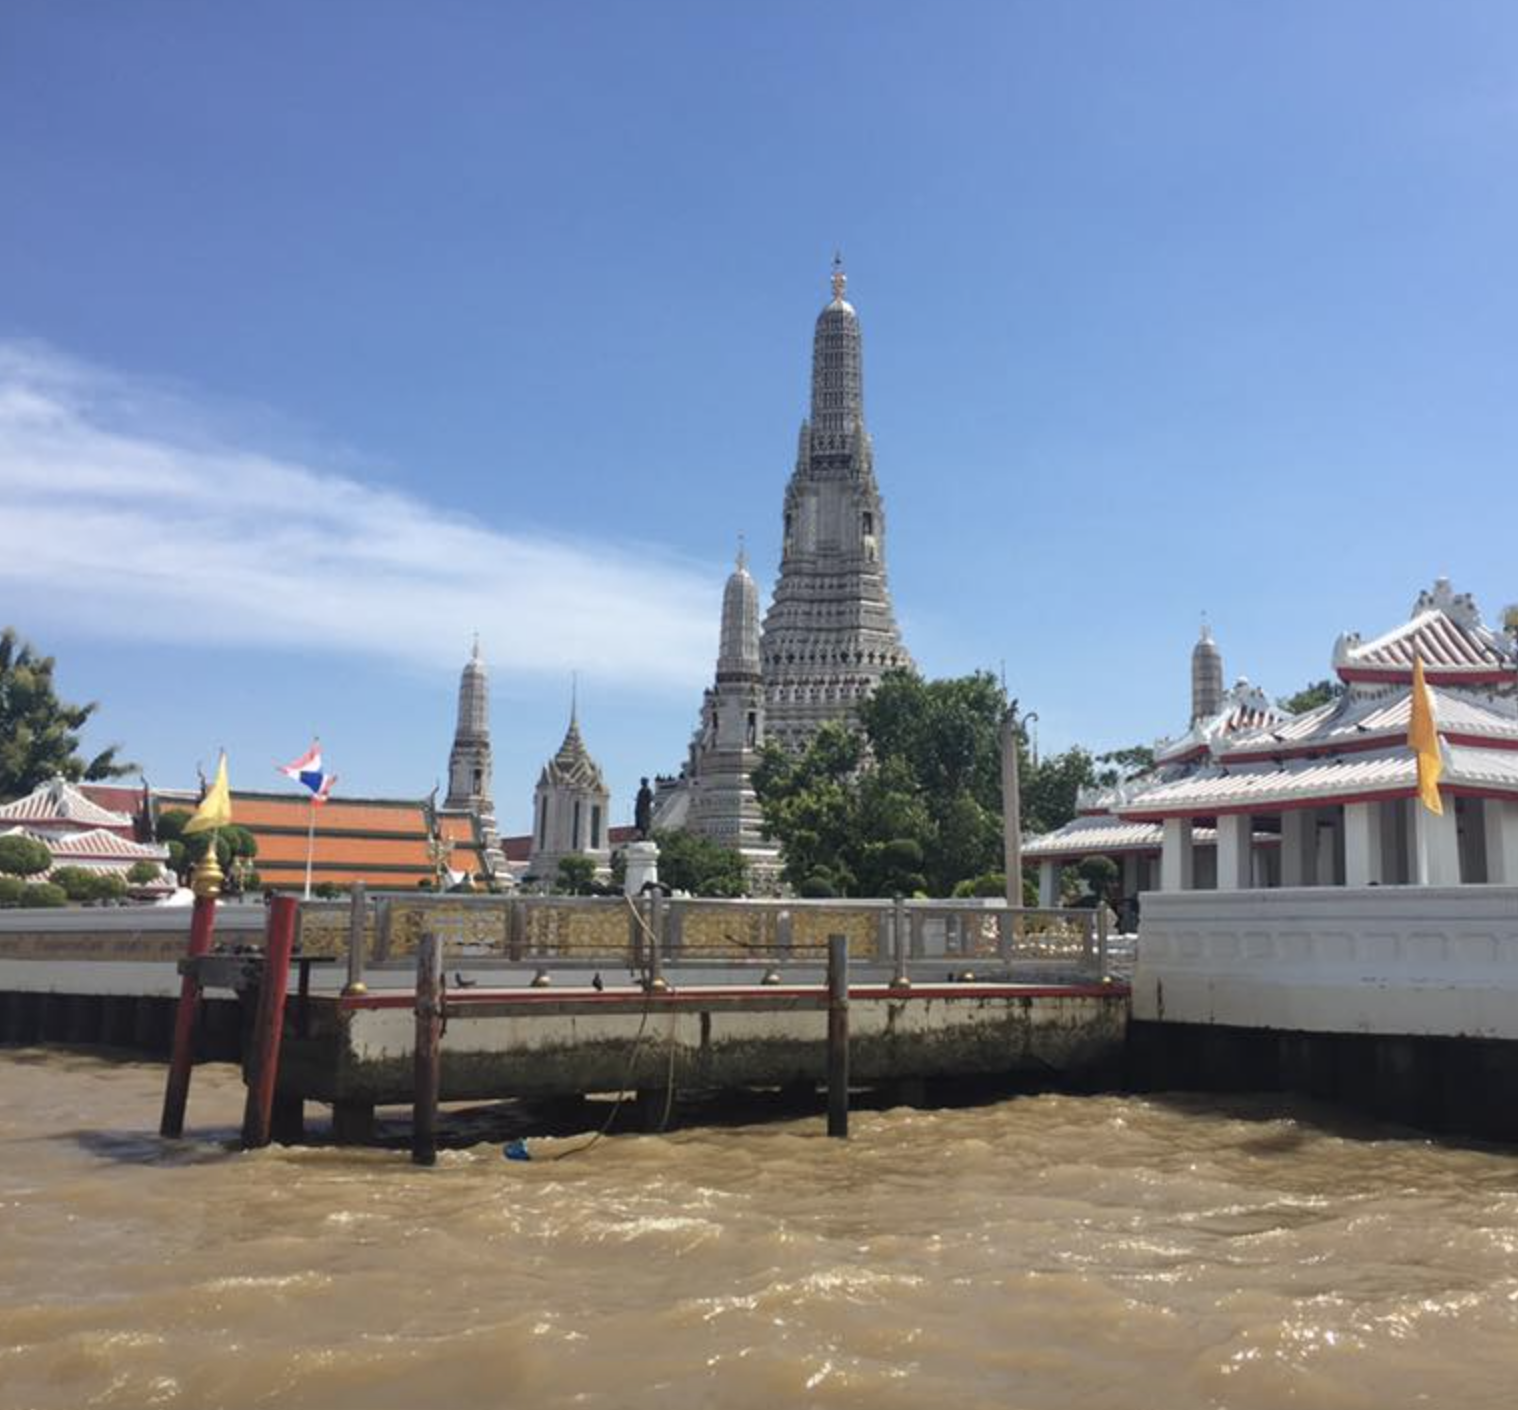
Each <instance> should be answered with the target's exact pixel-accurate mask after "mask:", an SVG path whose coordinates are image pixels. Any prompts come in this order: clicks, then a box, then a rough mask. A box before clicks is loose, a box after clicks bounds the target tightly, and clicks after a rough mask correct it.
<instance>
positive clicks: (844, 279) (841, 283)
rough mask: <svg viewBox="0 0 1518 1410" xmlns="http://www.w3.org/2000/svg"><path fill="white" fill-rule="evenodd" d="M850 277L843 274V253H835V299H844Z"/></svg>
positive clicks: (837, 251) (839, 251) (835, 251)
mask: <svg viewBox="0 0 1518 1410" xmlns="http://www.w3.org/2000/svg"><path fill="white" fill-rule="evenodd" d="M848 285H849V276H848V275H847V274H845V273H844V272H843V252H842V251H841V250H834V251H833V297H834V298H835V299H840V300H841V299H842V298H843V291H844V290H845V289H846V288H848Z"/></svg>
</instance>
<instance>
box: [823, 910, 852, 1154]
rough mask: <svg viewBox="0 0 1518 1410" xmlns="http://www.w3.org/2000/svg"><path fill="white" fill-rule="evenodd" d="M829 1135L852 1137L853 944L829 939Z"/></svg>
mask: <svg viewBox="0 0 1518 1410" xmlns="http://www.w3.org/2000/svg"><path fill="white" fill-rule="evenodd" d="M828 1135H829V1136H837V1137H839V1138H840V1139H841V1140H847V1139H848V1135H849V941H848V937H847V936H846V935H829V936H828Z"/></svg>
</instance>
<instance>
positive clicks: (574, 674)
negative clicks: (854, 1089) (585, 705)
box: [569, 671, 580, 729]
mask: <svg viewBox="0 0 1518 1410" xmlns="http://www.w3.org/2000/svg"><path fill="white" fill-rule="evenodd" d="M579 723H580V673H579V672H578V671H571V672H570V673H569V727H570V729H574V728H575V726H577V725H578V724H579Z"/></svg>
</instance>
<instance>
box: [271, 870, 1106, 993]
mask: <svg viewBox="0 0 1518 1410" xmlns="http://www.w3.org/2000/svg"><path fill="white" fill-rule="evenodd" d="M1106 921H1107V916H1106V913H1105V911H1104V910H1103V909H1101V908H1097V909H1094V910H1092V909H1066V908H1043V907H1026V906H1008V905H1006V904H1004V903H1002V902H999V901H994V900H990V901H988V900H979V899H976V900H942V901H940V900H906V899H901V898H898V899H895V900H890V899H885V900H875V899H859V900H839V899H829V900H774V899H763V900H759V899H753V900H750V899H744V900H718V899H712V898H706V897H661V896H645V897H640V898H636V899H631V898H625V897H574V896H459V895H447V894H445V895H437V894H434V893H417V892H365V891H364V890H363V889H362V888H356V889H355V891H354V893H353V895H352V896H351V898H350V899H349V900H346V901H338V902H322V901H311V902H304V903H302V905H301V911H300V930H299V944H300V947H301V950H302V953H304V954H307V955H311V954H318V955H319V954H328V955H331V956H333V957H334V958H343V959H346V960H347V964H348V972H349V974H348V977H349V982H350V984H351V983H359V982H362V980H363V975H364V973H365V972H366V970H367V969H369V968H370V967H373V966H379V967H388V966H396V965H407V966H409V965H410V964H412V963H413V962H414V956H415V954H416V952H417V950H418V948H419V947H420V944H421V940H422V937H423V935H427V934H432V935H436V936H437V937H438V938H439V940H440V942H441V944H442V946H443V953H444V955H445V957H446V962H447V963H448V964H465V965H484V966H487V967H496V966H511V967H517V966H524V967H531V968H532V969H533V970H534V971H535V972H537V973H540V974H542V975H545V976H546V975H551V974H552V973H553V972H554V971H555V970H560V969H568V970H575V969H579V970H583V969H586V968H591V967H594V968H597V969H608V970H612V971H615V970H617V969H619V968H626V969H627V970H629V971H632V972H634V973H644V974H648V973H657V972H660V971H662V970H665V969H673V968H684V969H700V968H705V969H708V970H718V969H720V970H728V971H731V970H737V971H739V972H745V971H748V970H750V969H752V970H754V971H755V972H756V976H762V975H764V974H766V973H769V972H771V971H780V970H784V971H787V972H791V971H794V970H795V969H797V967H801V968H820V967H821V966H823V965H824V964H825V962H826V957H827V947H828V941H829V938H830V937H833V936H838V935H841V936H843V937H845V939H846V941H847V945H848V950H849V956H850V959H851V960H852V961H853V962H854V963H855V964H856V965H863V966H867V967H870V968H874V969H879V970H888V971H889V972H890V973H892V974H893V975H894V976H895V977H897V978H910V977H911V976H912V975H913V974H914V973H921V974H923V975H925V976H926V975H931V976H932V977H934V978H938V979H942V978H944V977H946V975H947V976H948V977H953V978H960V977H965V976H967V975H969V974H972V973H973V974H974V975H975V976H976V977H980V978H987V979H990V978H995V977H1007V978H1013V977H1015V978H1019V979H1026V980H1029V981H1032V980H1037V979H1042V978H1047V979H1051V980H1052V979H1061V978H1083V979H1101V978H1104V977H1105V976H1106V975H1107V974H1108V972H1109V966H1108V958H1109V957H1108V953H1107V939H1108V937H1107V926H1106Z"/></svg>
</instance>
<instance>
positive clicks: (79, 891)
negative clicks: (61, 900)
mask: <svg viewBox="0 0 1518 1410" xmlns="http://www.w3.org/2000/svg"><path fill="white" fill-rule="evenodd" d="M95 876H96V873H94V872H92V871H90V870H89V869H88V868H87V867H58V868H57V869H56V870H55V871H54V872H53V874H52V876H50V877H49V878H48V880H49V881H51V882H52V883H53V885H54V886H61V887H62V888H63V894H64V895H65V896H67V897H68V898H69V900H71V901H93V900H94V899H95V896H96V894H97V893H96V889H95Z"/></svg>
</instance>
